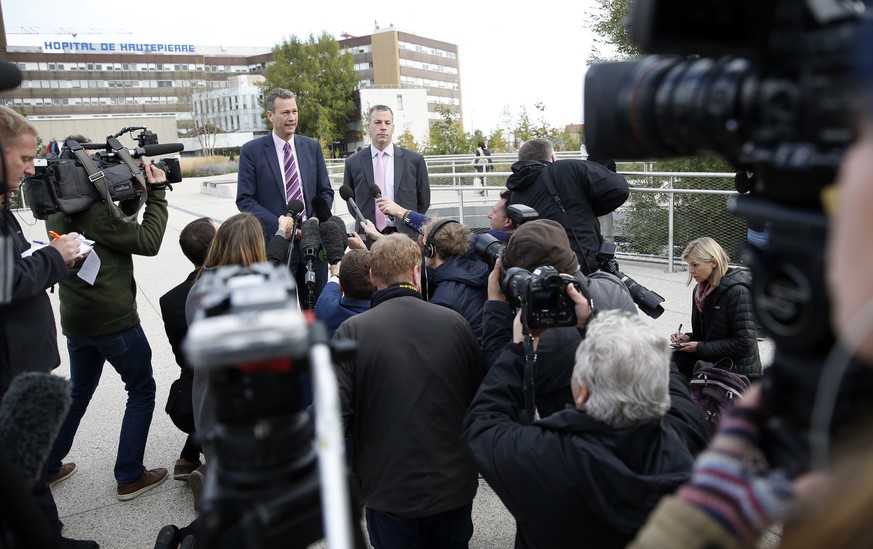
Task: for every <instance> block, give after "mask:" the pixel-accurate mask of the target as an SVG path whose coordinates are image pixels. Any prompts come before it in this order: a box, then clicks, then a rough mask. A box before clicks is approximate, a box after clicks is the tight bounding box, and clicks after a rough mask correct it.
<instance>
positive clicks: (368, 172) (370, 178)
mask: <svg viewBox="0 0 873 549" xmlns="http://www.w3.org/2000/svg"><path fill="white" fill-rule="evenodd" d="M361 152H362V153H366V154H362V155H361V169H363V170H364V179H366V180H367V194H368V195H369V194H370V185H372V184H373V183H375V182H376V175H375V174H374V173H373V146H372V145H370V146H369V147H367V148H366V149H364V150H362V151H361Z"/></svg>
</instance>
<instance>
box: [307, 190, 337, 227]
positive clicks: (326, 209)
mask: <svg viewBox="0 0 873 549" xmlns="http://www.w3.org/2000/svg"><path fill="white" fill-rule="evenodd" d="M312 211H314V212H315V217H317V218H318V221H320V222H321V223H324V222H325V221H327V220H328V219H330V218H331V216H332V215H333V212H331V211H330V206H328V205H327V200H325V199H324V197H323V196H321V195H318V196H316V197H315V198H313V199H312Z"/></svg>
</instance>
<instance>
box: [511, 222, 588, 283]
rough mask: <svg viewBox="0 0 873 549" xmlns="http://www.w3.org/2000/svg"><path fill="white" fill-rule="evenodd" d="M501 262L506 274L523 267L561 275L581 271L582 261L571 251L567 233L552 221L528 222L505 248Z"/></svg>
mask: <svg viewBox="0 0 873 549" xmlns="http://www.w3.org/2000/svg"><path fill="white" fill-rule="evenodd" d="M501 261H502V262H503V268H504V270H505V269H509V268H510V267H521V268H522V269H526V270H528V271H533V270H534V269H536V268H537V267H543V266H546V265H549V266H552V267H554V268H555V269H557V271H558V272H559V273H567V274H573V273H575V272H576V271H577V270H579V260H578V258H577V257H576V253H575V252H573V250H572V249H570V240H569V239H568V238H567V232H566V231H565V230H564V227H563V226H562V225H561V224H560V223H558V222H556V221H552V220H551V219H537V220H535V221H528V222H527V223H524V224H523V225H521V226H520V227H519V228H517V229H516V230H515V232H514V233H513V234H512V236H511V237H509V240H508V241H507V242H506V245H505V246H504V247H503V255H502V257H501Z"/></svg>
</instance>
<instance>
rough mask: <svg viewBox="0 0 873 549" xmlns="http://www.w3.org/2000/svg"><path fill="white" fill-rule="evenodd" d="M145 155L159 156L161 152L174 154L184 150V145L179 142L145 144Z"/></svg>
mask: <svg viewBox="0 0 873 549" xmlns="http://www.w3.org/2000/svg"><path fill="white" fill-rule="evenodd" d="M142 150H143V154H144V155H145V156H161V155H162V154H174V153H178V152H182V151H184V150H185V145H183V144H181V143H156V144H154V145H145V146H144V147H143V148H142Z"/></svg>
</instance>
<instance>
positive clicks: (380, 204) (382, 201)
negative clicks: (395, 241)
mask: <svg viewBox="0 0 873 549" xmlns="http://www.w3.org/2000/svg"><path fill="white" fill-rule="evenodd" d="M376 207H377V208H379V209H380V210H381V211H382V213H383V214H385V215H391V216H394V217H395V218H403V214H405V213H406V209H405V208H402V207H400V206H399V205H398V204H397V203H396V202H394V201H392V200H389V199H387V198H384V197H383V198H377V199H376Z"/></svg>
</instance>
